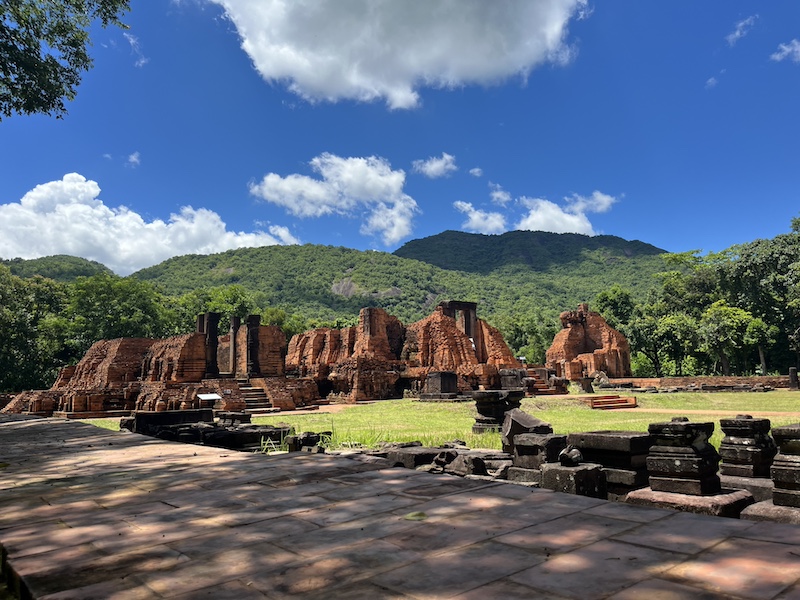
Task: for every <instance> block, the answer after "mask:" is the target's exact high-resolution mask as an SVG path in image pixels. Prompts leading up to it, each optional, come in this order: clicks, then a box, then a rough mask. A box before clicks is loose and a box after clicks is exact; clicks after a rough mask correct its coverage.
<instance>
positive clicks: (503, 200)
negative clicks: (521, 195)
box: [489, 181, 511, 206]
mask: <svg viewBox="0 0 800 600" xmlns="http://www.w3.org/2000/svg"><path fill="white" fill-rule="evenodd" d="M489 189H490V190H491V192H489V196H490V197H491V199H492V202H494V203H495V204H499V205H500V206H505V205H506V204H508V203H509V202H511V194H509V193H508V192H507V191H505V190H504V189H503V187H502V186H501V185H500V184H499V183H492V182H491V181H490V182H489Z"/></svg>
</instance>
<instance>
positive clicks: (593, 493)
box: [541, 463, 606, 499]
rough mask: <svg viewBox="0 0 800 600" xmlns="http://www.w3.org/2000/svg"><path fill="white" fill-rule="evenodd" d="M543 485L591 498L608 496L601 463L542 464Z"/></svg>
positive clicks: (546, 487) (549, 488) (557, 490)
mask: <svg viewBox="0 0 800 600" xmlns="http://www.w3.org/2000/svg"><path fill="white" fill-rule="evenodd" d="M541 470H542V483H541V487H543V488H545V489H548V490H553V491H554V492H563V493H565V494H575V495H577V496H589V497H590V498H603V499H605V497H606V478H605V474H604V473H603V468H602V467H601V466H600V465H596V464H591V463H586V464H582V465H578V466H576V467H566V466H563V465H560V464H555V463H548V464H543V465H542V469H541Z"/></svg>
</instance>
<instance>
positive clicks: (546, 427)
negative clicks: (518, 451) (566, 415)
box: [501, 408, 553, 453]
mask: <svg viewBox="0 0 800 600" xmlns="http://www.w3.org/2000/svg"><path fill="white" fill-rule="evenodd" d="M501 431H502V434H503V438H502V443H503V451H504V452H509V453H513V452H514V437H515V436H517V435H519V434H522V433H543V434H547V433H553V426H552V425H550V423H546V422H544V421H542V420H541V419H537V418H536V417H534V416H533V415H531V414H528V413H526V412H525V411H523V410H520V409H519V408H512V409H511V410H508V411H506V412H505V415H504V417H503V426H502V428H501Z"/></svg>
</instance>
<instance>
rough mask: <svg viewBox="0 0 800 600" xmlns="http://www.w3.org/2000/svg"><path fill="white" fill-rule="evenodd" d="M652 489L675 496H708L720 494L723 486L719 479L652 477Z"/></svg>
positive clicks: (715, 477) (712, 477)
mask: <svg viewBox="0 0 800 600" xmlns="http://www.w3.org/2000/svg"><path fill="white" fill-rule="evenodd" d="M650 487H651V488H652V489H653V491H655V492H671V493H674V494H687V495H691V494H694V495H697V496H707V495H713V494H719V493H720V492H721V491H722V484H721V483H720V482H719V477H717V475H716V474H715V475H713V476H711V477H703V478H702V479H680V478H677V477H654V476H653V475H652V474H651V475H650Z"/></svg>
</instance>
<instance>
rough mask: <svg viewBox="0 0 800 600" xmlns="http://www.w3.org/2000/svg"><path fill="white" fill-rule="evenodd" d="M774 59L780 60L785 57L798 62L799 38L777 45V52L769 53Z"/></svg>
mask: <svg viewBox="0 0 800 600" xmlns="http://www.w3.org/2000/svg"><path fill="white" fill-rule="evenodd" d="M770 58H771V59H772V60H774V61H778V62H780V61H782V60H784V59H786V58H788V59H789V60H791V61H792V62H800V40H792V41H791V42H789V43H788V44H780V45H778V50H777V52H774V53H773V54H771V55H770Z"/></svg>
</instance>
